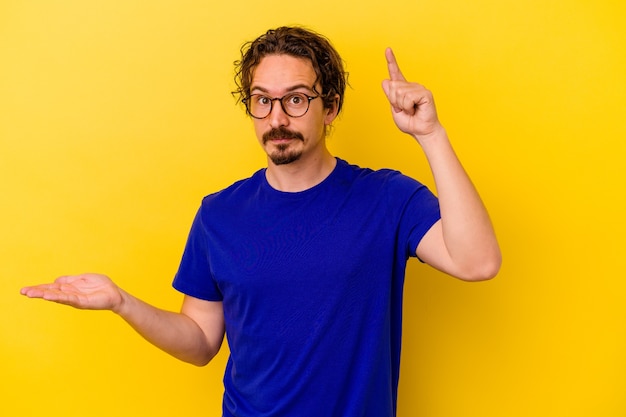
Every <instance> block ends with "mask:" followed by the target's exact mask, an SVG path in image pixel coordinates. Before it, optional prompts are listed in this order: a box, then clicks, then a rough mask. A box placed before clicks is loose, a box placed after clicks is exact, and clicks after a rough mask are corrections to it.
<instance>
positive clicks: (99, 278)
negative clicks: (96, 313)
mask: <svg viewBox="0 0 626 417" xmlns="http://www.w3.org/2000/svg"><path fill="white" fill-rule="evenodd" d="M20 292H21V294H22V295H25V296H27V297H29V298H42V299H44V300H48V301H53V302H55V303H60V304H66V305H69V306H72V307H75V308H80V309H88V310H113V311H116V310H118V309H119V308H120V306H121V305H122V303H123V295H122V291H121V290H120V289H119V287H118V286H117V285H115V284H114V283H113V281H111V280H110V279H109V278H108V277H106V276H104V275H99V274H82V275H73V276H63V277H60V278H57V279H56V280H55V281H54V282H53V283H51V284H41V285H35V286H31V287H24V288H22V290H21V291H20Z"/></svg>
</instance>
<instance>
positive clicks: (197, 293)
mask: <svg viewBox="0 0 626 417" xmlns="http://www.w3.org/2000/svg"><path fill="white" fill-rule="evenodd" d="M172 286H173V287H174V288H175V289H176V290H178V291H180V292H182V293H184V294H186V295H190V296H192V297H195V298H200V299H202V300H207V301H222V298H223V297H222V294H221V292H220V290H219V288H218V287H217V284H216V283H215V280H214V279H213V275H212V273H211V265H210V256H209V247H208V245H207V230H206V228H205V224H204V222H203V213H202V208H200V209H199V210H198V212H197V213H196V216H195V218H194V220H193V223H192V225H191V231H190V232H189V236H188V238H187V244H186V245H185V250H184V252H183V256H182V260H181V262H180V265H179V267H178V272H177V273H176V276H175V277H174V282H173V283H172Z"/></svg>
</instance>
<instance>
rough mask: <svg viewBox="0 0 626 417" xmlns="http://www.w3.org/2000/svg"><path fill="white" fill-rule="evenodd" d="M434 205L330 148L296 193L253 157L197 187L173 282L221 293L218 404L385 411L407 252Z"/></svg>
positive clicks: (203, 294) (324, 412)
mask: <svg viewBox="0 0 626 417" xmlns="http://www.w3.org/2000/svg"><path fill="white" fill-rule="evenodd" d="M439 218H440V214H439V204H438V201H437V199H436V197H435V196H434V195H433V194H432V193H431V192H430V191H429V190H428V189H427V188H426V187H425V186H424V185H422V184H420V183H418V182H417V181H415V180H413V179H411V178H409V177H406V176H404V175H402V174H400V173H399V172H397V171H392V170H379V171H373V170H370V169H363V168H359V167H357V166H354V165H349V164H348V163H347V162H345V161H343V160H341V159H338V160H337V166H336V168H335V169H334V170H333V172H332V173H331V174H330V175H329V176H328V177H327V178H326V179H325V180H324V181H323V182H321V183H320V184H318V185H316V186H315V187H313V188H310V189H308V190H305V191H302V192H296V193H286V192H281V191H277V190H275V189H274V188H272V187H271V186H270V185H269V184H268V182H267V180H266V177H265V170H264V169H262V170H260V171H258V172H256V173H255V174H254V175H253V176H252V177H250V178H248V179H245V180H242V181H239V182H237V183H235V184H233V185H232V186H230V187H228V188H226V189H224V190H222V191H220V192H218V193H215V194H211V195H209V196H207V197H205V198H204V200H203V201H202V206H201V207H200V209H199V211H198V213H197V215H196V218H195V220H194V222H193V225H192V228H191V232H190V234H189V239H188V242H187V246H186V248H185V252H184V254H183V258H182V261H181V265H180V268H179V271H178V273H177V275H176V277H175V279H174V283H173V285H174V287H175V288H176V289H177V290H179V291H181V292H183V293H185V294H188V295H190V296H193V297H196V298H200V299H204V300H211V301H223V305H224V317H225V323H226V337H227V340H228V344H229V347H230V357H229V359H228V364H227V366H226V371H225V375H224V387H225V391H224V400H223V415H224V416H226V417H231V416H237V417H248V416H250V417H261V416H297V417H308V416H311V417H320V416H324V417H331V416H337V417H357V416H359V417H366V416H370V417H387V416H389V417H391V416H394V415H395V412H396V398H397V388H398V372H399V367H400V341H401V329H402V323H401V321H402V289H403V283H404V276H405V267H406V262H407V259H408V257H409V256H415V250H416V248H417V245H418V243H419V242H420V239H421V238H422V237H423V236H424V234H425V233H426V232H427V231H428V230H429V229H430V227H431V226H432V225H433V224H434V223H435V222H436V221H437V220H438V219H439Z"/></svg>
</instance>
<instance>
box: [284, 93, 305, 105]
mask: <svg viewBox="0 0 626 417" xmlns="http://www.w3.org/2000/svg"><path fill="white" fill-rule="evenodd" d="M304 100H305V98H304V97H303V96H302V94H294V95H292V96H289V99H288V101H287V102H288V103H289V104H293V105H296V106H297V105H300V104H302V103H303V102H304Z"/></svg>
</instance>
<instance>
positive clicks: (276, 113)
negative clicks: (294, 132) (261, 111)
mask: <svg viewBox="0 0 626 417" xmlns="http://www.w3.org/2000/svg"><path fill="white" fill-rule="evenodd" d="M267 118H268V119H269V121H270V126H272V127H280V126H287V125H288V124H289V116H288V115H287V113H285V111H284V110H283V106H282V104H281V102H280V100H276V101H275V102H274V105H273V106H272V110H270V114H269V115H268V116H267Z"/></svg>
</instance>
